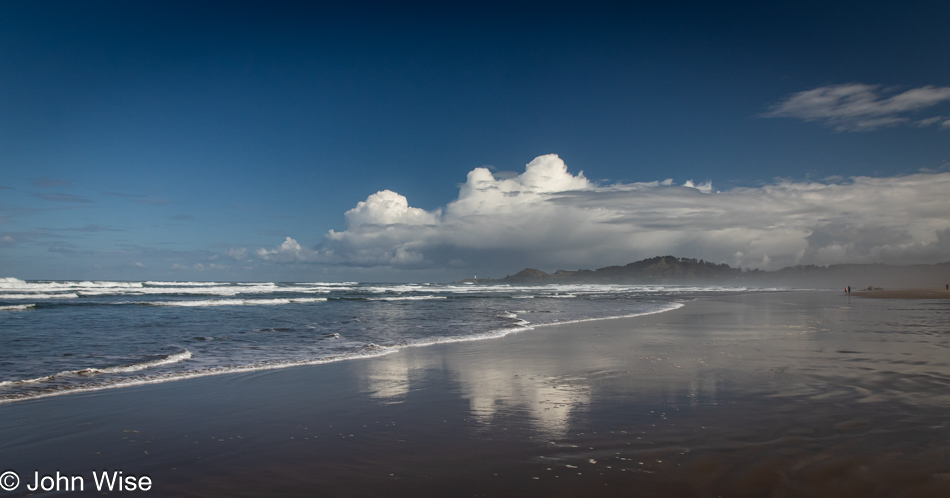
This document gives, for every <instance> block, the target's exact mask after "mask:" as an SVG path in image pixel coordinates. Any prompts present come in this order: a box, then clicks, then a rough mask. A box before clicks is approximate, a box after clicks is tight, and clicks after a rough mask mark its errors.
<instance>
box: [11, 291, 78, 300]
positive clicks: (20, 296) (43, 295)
mask: <svg viewBox="0 0 950 498" xmlns="http://www.w3.org/2000/svg"><path fill="white" fill-rule="evenodd" d="M77 297H79V295H78V294H76V293H75V292H64V293H62V294H46V293H23V294H0V299H75V298H77Z"/></svg>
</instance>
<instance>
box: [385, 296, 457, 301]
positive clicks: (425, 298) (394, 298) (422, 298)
mask: <svg viewBox="0 0 950 498" xmlns="http://www.w3.org/2000/svg"><path fill="white" fill-rule="evenodd" d="M430 299H448V297H447V296H387V297H368V298H366V300H367V301H428V300H430Z"/></svg>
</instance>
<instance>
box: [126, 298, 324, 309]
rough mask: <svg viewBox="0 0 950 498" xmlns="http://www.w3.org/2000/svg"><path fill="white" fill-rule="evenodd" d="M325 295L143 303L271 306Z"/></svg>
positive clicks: (296, 302) (188, 305)
mask: <svg viewBox="0 0 950 498" xmlns="http://www.w3.org/2000/svg"><path fill="white" fill-rule="evenodd" d="M326 300H327V298H325V297H298V298H286V299H285V298H275V299H205V300H197V299H196V300H190V301H153V302H149V303H145V304H151V305H153V306H185V307H201V306H273V305H278V304H302V303H322V302H324V301H326Z"/></svg>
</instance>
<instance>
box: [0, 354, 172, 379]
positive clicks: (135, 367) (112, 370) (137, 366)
mask: <svg viewBox="0 0 950 498" xmlns="http://www.w3.org/2000/svg"><path fill="white" fill-rule="evenodd" d="M189 358H191V351H188V350H187V349H184V350H182V351H179V352H178V353H173V354H170V355H166V356H163V357H161V358H157V359H154V360H148V361H143V362H140V363H132V364H129V365H117V366H114V367H104V368H82V369H79V370H68V371H65V372H59V373H57V374H53V375H44V376H43V377H37V378H35V379H21V380H7V381H3V382H0V387H8V386H13V385H21V384H37V383H41V382H50V381H53V380H56V379H57V378H60V377H85V376H89V375H95V374H118V373H130V372H138V371H140V370H145V369H148V368H155V367H160V366H162V365H171V364H173V363H178V362H180V361H184V360H187V359H189Z"/></svg>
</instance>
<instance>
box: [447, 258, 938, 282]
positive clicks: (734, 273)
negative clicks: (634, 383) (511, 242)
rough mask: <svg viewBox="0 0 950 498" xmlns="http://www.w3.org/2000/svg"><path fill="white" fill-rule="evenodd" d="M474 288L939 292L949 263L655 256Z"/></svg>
mask: <svg viewBox="0 0 950 498" xmlns="http://www.w3.org/2000/svg"><path fill="white" fill-rule="evenodd" d="M465 281H466V282H472V283H479V284H516V285H544V284H554V283H598V284H667V285H670V284H672V285H676V284H683V285H686V284H704V285H739V286H753V287H793V288H819V289H839V288H844V287H846V286H849V285H850V286H851V287H852V289H855V290H857V289H864V288H867V287H872V286H873V287H882V288H912V287H944V286H945V285H946V284H947V283H948V282H950V262H947V263H938V264H933V265H923V264H916V265H885V264H840V265H829V266H815V265H798V266H791V267H787V268H782V269H781V270H776V271H762V270H759V269H743V268H733V267H731V266H729V265H727V264H724V263H718V264H717V263H713V262H709V261H703V260H701V259H700V260H697V259H692V258H678V257H675V256H657V257H654V258H650V259H644V260H642V261H636V262H633V263H629V264H627V265H624V266H607V267H604V268H598V269H596V270H584V269H581V270H573V271H571V270H557V271H555V272H554V273H547V272H545V271H542V270H538V269H535V268H525V269H524V270H521V271H520V272H518V273H516V274H514V275H508V276H505V277H504V278H497V279H493V278H488V279H485V278H482V279H466V280H465Z"/></svg>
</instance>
